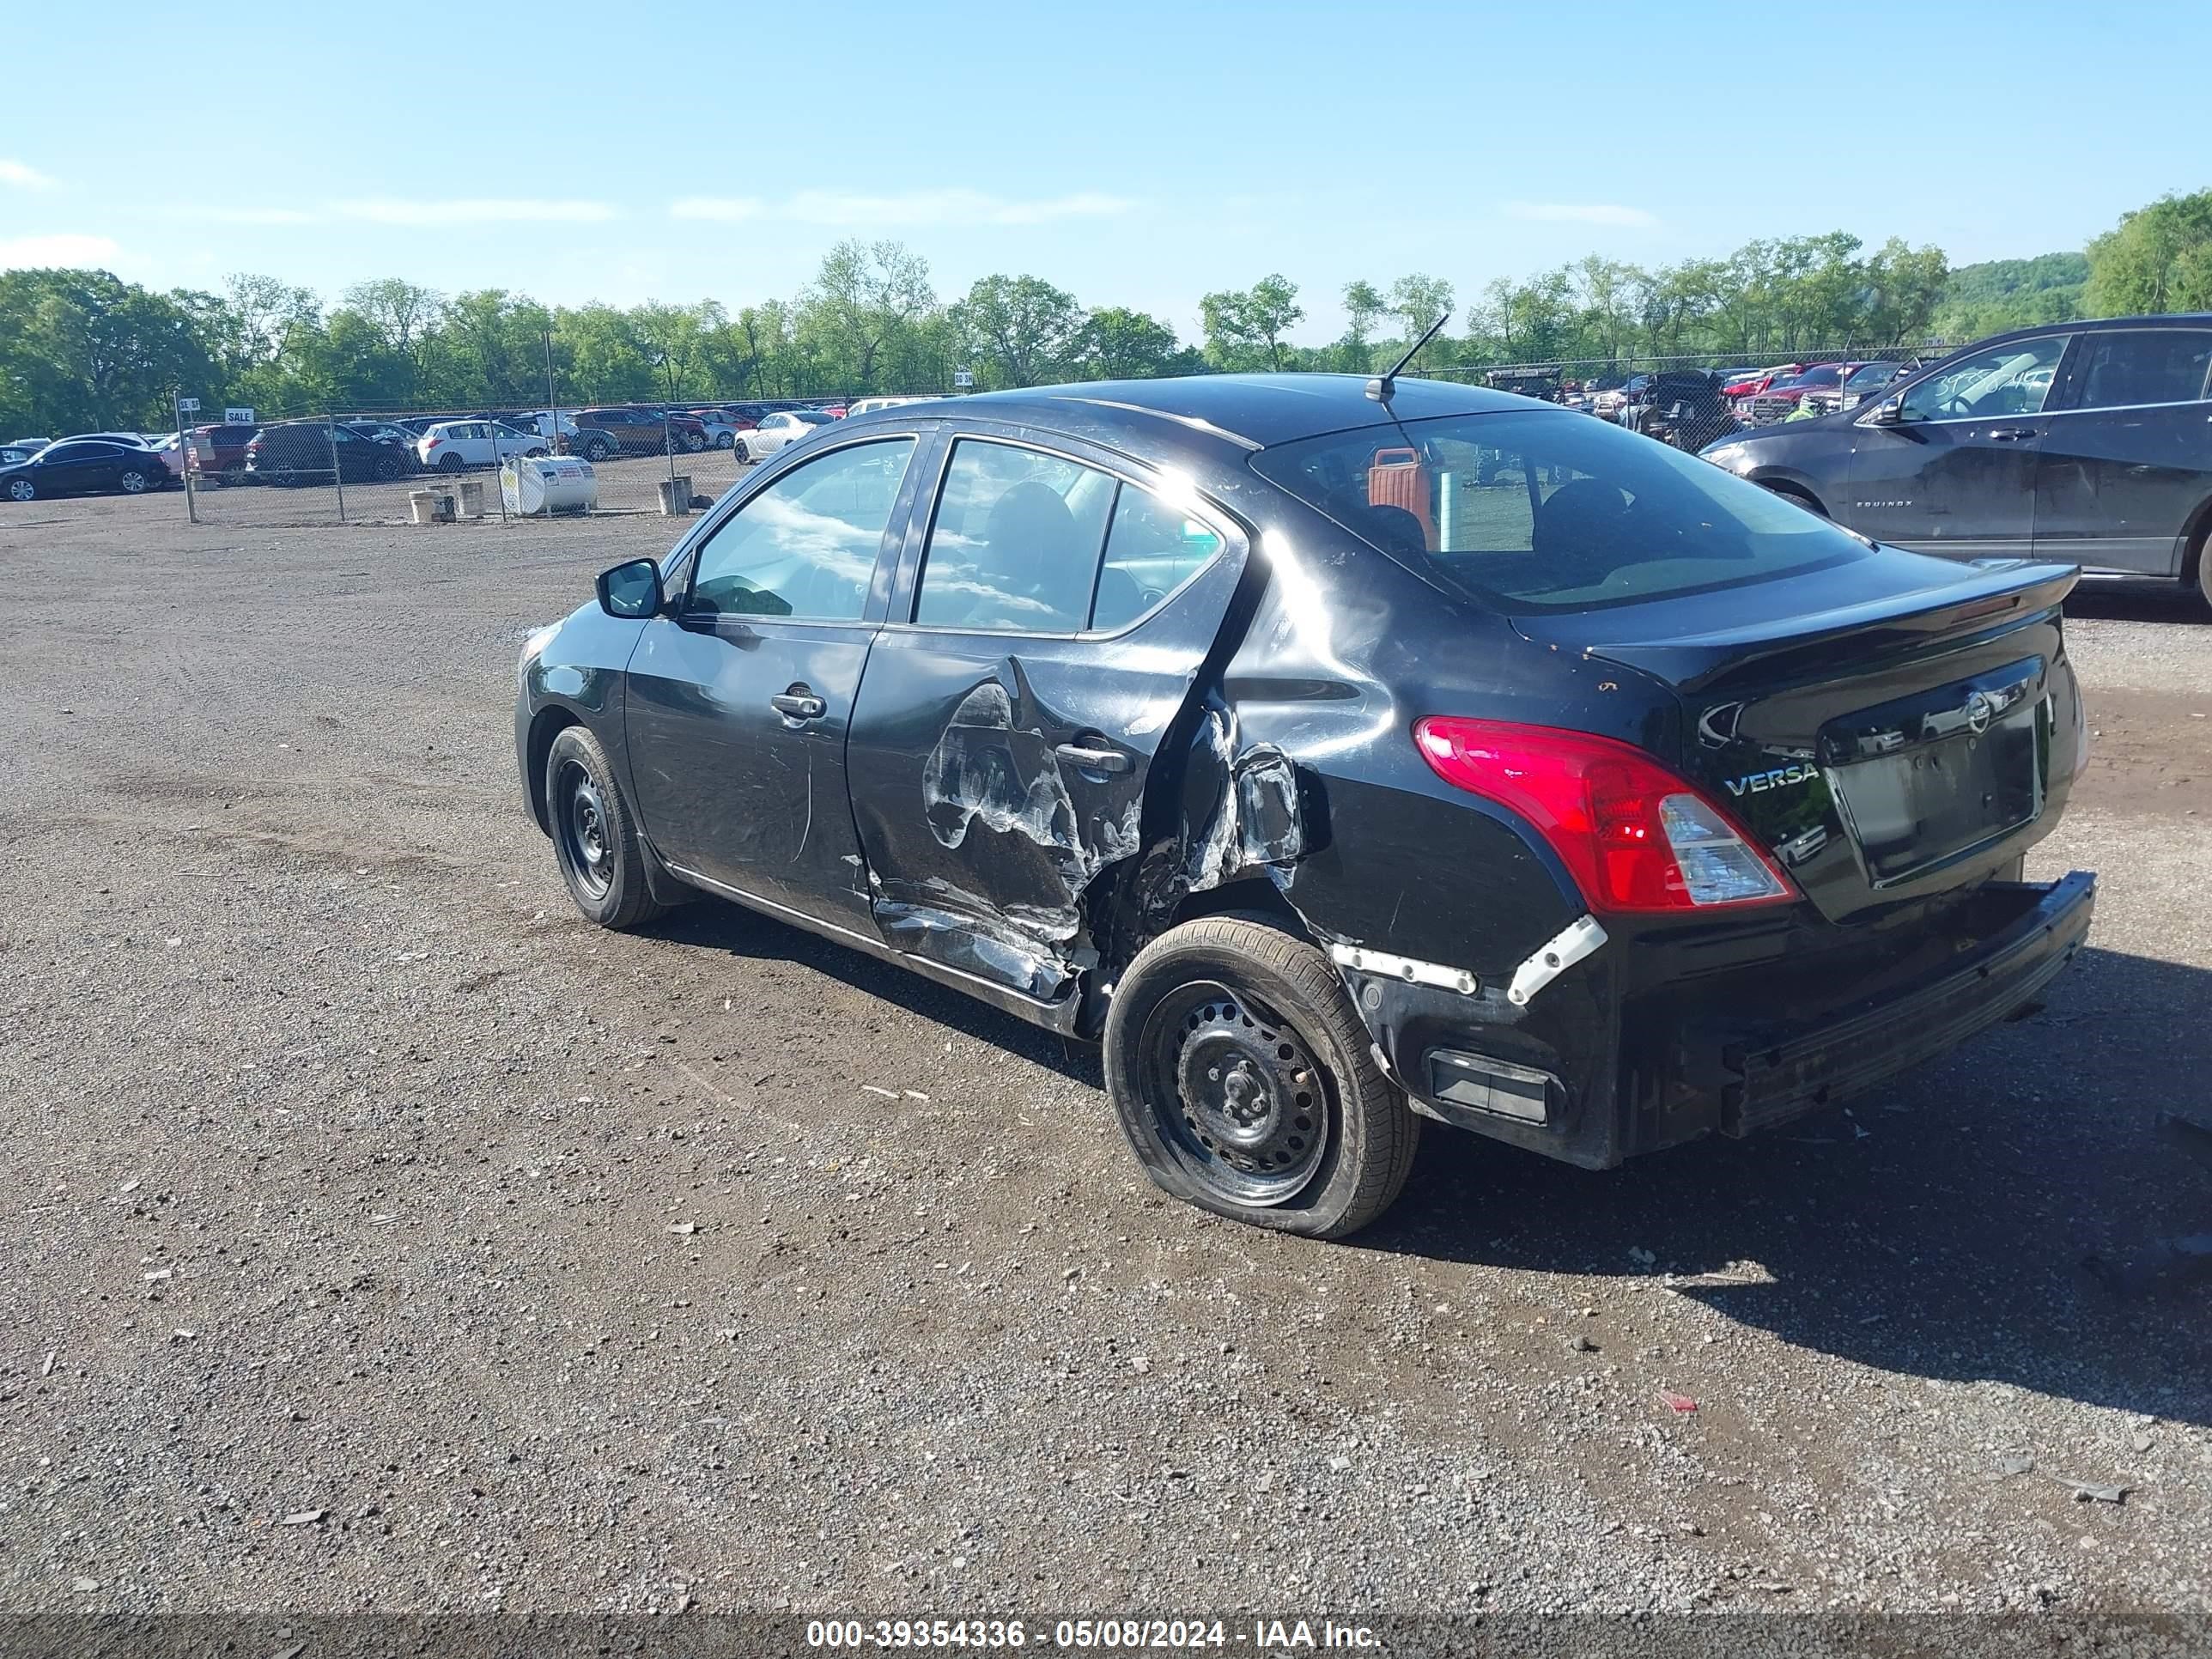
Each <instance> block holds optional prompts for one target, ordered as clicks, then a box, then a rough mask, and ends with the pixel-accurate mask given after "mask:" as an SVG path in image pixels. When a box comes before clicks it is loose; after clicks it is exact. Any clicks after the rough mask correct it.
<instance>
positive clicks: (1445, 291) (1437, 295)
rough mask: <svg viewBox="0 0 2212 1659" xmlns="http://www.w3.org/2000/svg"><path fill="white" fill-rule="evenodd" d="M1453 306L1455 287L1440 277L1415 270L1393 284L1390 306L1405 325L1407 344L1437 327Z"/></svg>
mask: <svg viewBox="0 0 2212 1659" xmlns="http://www.w3.org/2000/svg"><path fill="white" fill-rule="evenodd" d="M1452 303H1453V296H1452V285H1451V284H1450V283H1448V282H1446V281H1444V279H1443V277H1441V276H1423V275H1422V274H1421V273H1420V272H1419V271H1414V272H1413V273H1412V274H1411V275H1408V276H1401V277H1400V278H1399V279H1398V280H1397V281H1396V282H1395V283H1391V284H1390V297H1389V307H1390V310H1391V312H1392V313H1394V314H1395V316H1396V317H1397V319H1398V320H1399V322H1400V323H1401V324H1402V325H1404V326H1405V330H1406V343H1407V345H1411V344H1413V342H1414V341H1416V340H1418V339H1419V338H1420V337H1421V336H1423V335H1424V334H1425V333H1427V332H1428V331H1429V330H1430V329H1431V328H1432V327H1434V326H1435V325H1436V321H1437V318H1439V317H1442V316H1444V315H1446V314H1447V313H1449V312H1450V310H1451V308H1452ZM1384 367H1385V368H1388V367H1389V365H1388V364H1385V365H1384Z"/></svg>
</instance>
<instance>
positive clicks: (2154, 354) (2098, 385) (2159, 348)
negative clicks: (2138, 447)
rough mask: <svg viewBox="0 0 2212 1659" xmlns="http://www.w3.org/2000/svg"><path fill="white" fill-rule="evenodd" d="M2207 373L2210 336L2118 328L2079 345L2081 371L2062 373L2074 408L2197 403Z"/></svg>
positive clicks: (2181, 330)
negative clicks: (2071, 393)
mask: <svg viewBox="0 0 2212 1659" xmlns="http://www.w3.org/2000/svg"><path fill="white" fill-rule="evenodd" d="M2208 368H2212V333H2207V332H2205V331H2202V330H2198V329H2191V328H2145V329H2133V330H2128V329H2123V330H2120V331H2116V332H2113V333H2110V334H2091V335H2089V336H2087V337H2085V338H2084V339H2083V340H2082V342H2081V362H2080V366H2079V367H2078V368H2072V369H2069V370H2068V371H2067V380H2068V381H2069V383H2070V384H2071V385H2072V386H2073V387H2074V388H2075V390H2074V393H2073V407H2074V408H2075V409H2125V408H2127V407H2129V406H2130V405H2132V404H2189V403H2196V402H2197V401H2198V400H2199V399H2201V398H2203V396H2204V395H2205V386H2204V380H2205V374H2206V372H2207V369H2208Z"/></svg>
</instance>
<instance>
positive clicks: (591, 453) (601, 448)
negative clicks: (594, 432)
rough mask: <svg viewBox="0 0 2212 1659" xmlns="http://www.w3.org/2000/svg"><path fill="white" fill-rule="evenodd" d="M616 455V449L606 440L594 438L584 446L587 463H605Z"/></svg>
mask: <svg viewBox="0 0 2212 1659" xmlns="http://www.w3.org/2000/svg"><path fill="white" fill-rule="evenodd" d="M613 453H615V447H614V446H613V445H612V444H611V443H609V442H608V441H606V440H605V438H594V439H592V441H590V442H588V443H586V445H585V446H584V459H586V460H587V461H604V460H605V459H607V457H608V456H610V455H611V454H613Z"/></svg>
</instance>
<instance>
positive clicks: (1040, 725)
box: [514, 374, 2094, 1237]
mask: <svg viewBox="0 0 2212 1659" xmlns="http://www.w3.org/2000/svg"><path fill="white" fill-rule="evenodd" d="M2073 580H2074V573H2073V571H2072V570H2071V569H2070V568H2068V567H2066V566H2063V565H2053V564H2016V565H2007V566H2004V567H2002V568H1990V569H1983V568H1975V567H1972V566H1964V565H1957V564H1952V563H1948V562H1944V561H1942V560H1940V559H1929V558H1923V557H1921V556H1918V555H1917V554H1913V553H1907V552H1904V551H1901V550H1897V549H1894V548H1884V547H1871V546H1869V545H1868V544H1866V543H1865V542H1864V541H1863V540H1861V539H1859V538H1857V537H1853V536H1849V535H1846V534H1844V532H1841V531H1839V530H1837V529H1836V528H1835V527H1834V526H1831V525H1827V524H1825V523H1823V522H1821V521H1820V520H1818V519H1816V518H1814V516H1813V515H1812V514H1810V513H1804V512H1802V511H1801V510H1799V509H1798V508H1796V507H1792V506H1790V505H1789V504H1788V503H1786V502H1784V501H1778V500H1776V499H1775V498H1774V497H1772V496H1771V495H1767V494H1765V492H1763V491H1761V490H1759V489H1753V488H1751V487H1749V486H1747V485H1745V484H1743V483H1739V482H1738V481H1736V480H1735V479H1733V478H1730V477H1727V476H1726V475H1725V474H1723V473H1722V472H1721V471H1718V470H1717V469H1716V468H1713V467H1711V466H1707V465H1705V464H1704V463H1703V462H1701V461H1699V460H1697V459H1694V458H1693V457H1691V456H1688V455H1685V454H1683V453H1680V452H1679V451H1676V450H1674V449H1671V448H1668V447H1665V446H1663V445H1660V444H1656V443H1650V442H1648V441H1645V440H1644V439H1642V438H1639V437H1638V436H1636V435H1633V434H1632V433H1629V432H1625V431H1623V430H1621V429H1620V428H1619V427H1617V426H1613V425H1611V424H1609V423H1607V422H1599V421H1593V420H1589V419H1587V418H1585V417H1584V416H1581V415H1578V414H1576V413H1574V412H1572V411H1571V410H1564V409H1559V408H1553V407H1547V406H1546V405H1544V404H1538V403H1534V402H1532V401H1530V400H1529V399H1528V398H1517V397H1513V396H1510V395H1509V394H1505V393H1501V392H1492V391H1488V390H1482V389H1476V388H1472V387H1467V386H1445V385H1441V384H1437V383H1434V382H1429V381H1420V380H1407V381H1404V382H1401V383H1398V384H1396V385H1395V387H1394V386H1391V385H1390V384H1389V383H1388V382H1376V383H1374V386H1373V389H1372V392H1370V391H1369V390H1368V383H1366V382H1363V381H1362V380H1357V379H1352V378H1350V377H1344V376H1336V375H1318V374H1297V375H1283V376H1272V375H1257V376H1242V375H1218V376H1208V377H1205V378H1202V379H1194V380H1142V381H1126V382H1120V383H1107V384H1103V385H1091V386H1069V387H1064V388H1051V387H1048V388H1043V389H1041V390H1035V391H1023V392H994V393H991V394H988V395H986V396H982V397H975V398H962V399H960V400H958V401H957V402H954V403H945V402H934V403H927V404H908V405H906V406H904V407H900V408H893V409H886V410H876V411H872V412H870V413H868V414H866V415H863V416H858V417H856V418H854V419H852V420H849V421H845V422H838V423H837V424H836V425H835V426H834V427H830V428H823V429H821V430H820V431H818V432H817V434H816V435H814V436H813V437H811V438H810V439H809V440H808V441H805V443H801V444H794V445H792V446H790V447H787V448H786V449H783V450H781V451H779V452H777V453H775V454H774V455H773V456H772V457H771V458H769V459H768V460H767V461H766V462H765V463H764V464H763V465H761V466H760V467H758V468H757V469H756V470H754V471H752V472H750V473H749V474H748V475H747V476H746V478H745V481H744V483H740V484H739V485H738V486H737V488H735V489H732V491H731V492H730V493H729V494H728V495H726V496H724V497H723V499H722V500H721V501H720V503H719V504H718V505H717V506H716V507H714V509H713V510H712V511H711V512H709V513H706V514H705V515H704V516H703V517H702V519H701V520H699V522H698V524H697V525H696V526H695V527H694V528H693V529H692V530H691V531H690V532H689V533H688V534H686V535H685V537H684V539H683V540H682V541H681V542H680V543H679V544H678V545H677V547H676V549H675V550H674V551H673V552H672V553H671V554H670V555H669V556H667V557H666V558H665V559H662V560H659V561H655V560H652V559H640V560H636V561H634V562H630V563H628V564H623V565H618V566H617V567H615V568H612V569H611V570H609V571H607V572H605V574H602V575H601V576H600V578H599V597H598V599H597V600H596V601H595V602H594V603H592V604H589V605H585V606H584V607H583V608H582V609H580V610H579V611H576V612H575V613H574V614H573V615H572V616H570V617H568V619H567V620H566V621H564V622H562V623H557V624H556V625H554V626H552V627H550V628H546V629H540V630H539V631H538V633H537V634H535V635H532V637H531V638H530V640H529V641H527V642H526V645H525V647H524V649H523V654H522V659H521V662H520V675H519V678H520V694H519V697H518V701H517V705H516V709H515V726H514V737H515V744H516V750H517V760H518V763H519V766H520V781H521V784H522V793H523V795H524V798H525V799H526V802H527V804H528V810H529V811H530V812H531V813H532V816H533V817H535V818H536V819H537V822H538V825H539V827H540V828H541V829H544V831H545V832H546V833H547V834H548V835H549V836H550V837H551V839H552V843H553V849H554V852H555V855H556V859H557V860H558V863H559V867H560V869H561V871H562V875H563V876H564V878H566V880H567V882H568V889H569V891H570V894H571V896H573V897H574V900H575V902H576V903H577V905H578V907H579V908H580V909H581V910H582V911H583V913H584V915H586V916H587V917H589V918H590V919H591V920H592V921H596V922H599V924H601V925H602V926H605V927H634V926H636V925H638V924H639V923H641V922H643V921H647V919H648V918H650V917H652V916H653V915H655V914H656V913H658V912H659V911H660V910H661V909H663V908H665V907H666V906H669V905H671V904H675V903H679V902H683V901H684V900H686V899H689V898H694V897H696V896H699V895H701V894H702V893H708V894H716V895H720V896H725V897H727V898H730V899H733V900H735V901H737V902H739V903H741V904H744V905H747V906H750V907H751V908H755V909H757V910H759V911H762V912H764V913H765V914H767V915H771V916H775V917H780V918H782V919H783V920H786V921H790V922H792V923H793V924H795V925H796V926H798V927H804V928H808V929H811V930H812V931H814V932H817V933H822V934H823V935H825V936H827V937H828V938H829V939H836V940H838V941H840V942H842V943H844V944H847V945H852V946H854V947H856V948H858V949H860V950H862V951H868V952H871V953H872V954H874V955H876V956H878V957H884V958H887V959H889V960H891V961H894V962H896V963H902V964H903V965H904V966H906V967H908V968H910V969H914V970H915V972H917V973H920V974H921V975H926V976H927V977H929V978H931V979H933V980H936V981H940V982H942V983H944V984H946V985H949V986H952V987H957V988H958V989H960V990H962V991H964V992H967V993H969V994H972V995H974V996H975V997H978V998H981V1000H984V1001H986V1002H988V1003H991V1004H993V1005H994V1006H997V1007H1000V1008H1001V1009H1006V1010H1010V1011H1012V1012H1014V1013H1017V1014H1018V1015H1020V1016H1021V1017H1022V1018H1025V1019H1029V1020H1032V1021H1035V1022H1036V1024H1040V1025H1042V1026H1044V1027H1046V1028H1048V1029H1049V1030H1054V1031H1059V1032H1062V1033H1066V1034H1070V1035H1073V1036H1083V1037H1095V1038H1097V1039H1098V1040H1099V1041H1100V1042H1102V1043H1103V1047H1104V1059H1105V1068H1104V1069H1105V1079H1106V1085H1107V1090H1108V1092H1109V1095H1110V1096H1111V1097H1112V1101H1113V1103H1114V1105H1115V1109H1116V1110H1117V1112H1118V1114H1119V1116H1120V1119H1121V1126H1122V1128H1123V1129H1124V1131H1125V1132H1126V1133H1127V1136H1128V1139H1129V1140H1130V1143H1131V1145H1132V1146H1133V1148H1134V1149H1135V1152H1136V1154H1137V1157H1138V1158H1139V1160H1140V1161H1141V1162H1142V1164H1144V1167H1145V1169H1146V1171H1147V1173H1148V1174H1149V1175H1150V1176H1152V1179H1153V1180H1154V1181H1155V1182H1158V1184H1159V1185H1160V1186H1161V1187H1162V1188H1164V1189H1165V1190H1167V1191H1168V1192H1170V1193H1172V1194H1176V1195H1178V1196H1180V1197H1182V1198H1184V1199H1187V1200H1190V1201H1192V1202H1194V1203H1196V1204H1198V1205H1200V1206H1204V1207H1206V1208H1207V1209H1211V1210H1213V1211H1215V1212H1218V1213H1221V1214H1224V1215H1228V1216H1232V1217H1235V1218H1238V1219H1241V1220H1245V1221H1249V1222H1254V1223H1256V1224H1258V1225H1264V1226H1270V1227H1278V1228H1282V1229H1285V1230H1287V1231H1294V1232H1301V1233H1307V1234H1312V1235H1316V1236H1323V1237H1334V1236H1337V1235H1340V1234H1342V1233H1346V1232H1349V1231H1352V1229H1354V1228H1356V1227H1358V1226H1360V1225H1363V1224H1364V1223H1366V1222H1368V1221H1370V1220H1371V1219H1373V1218H1375V1217H1376V1216H1377V1215H1379V1214H1380V1213H1381V1212H1383V1209H1384V1208H1385V1207H1386V1206H1388V1205H1389V1202H1390V1200H1392V1199H1393V1198H1394V1197H1395V1195H1396V1194H1397V1192H1398V1190H1399V1188H1400V1187H1401V1185H1402V1184H1403V1182H1405V1179H1406V1175H1407V1169H1408V1167H1409V1165H1410V1164H1411V1161H1412V1157H1413V1147H1414V1141H1415V1137H1416V1131H1417V1127H1418V1126H1419V1122H1420V1120H1421V1119H1423V1118H1428V1119H1431V1120H1435V1121H1441V1122H1444V1123H1449V1124H1454V1125H1457V1126H1460V1127H1465V1128H1468V1129H1473V1130H1476V1131H1479V1132H1480V1133H1485V1134H1487V1135H1491V1136H1493V1137H1495V1138H1497V1139H1501V1140H1504V1141H1508V1142H1510V1143H1512V1144H1513V1145H1516V1146H1522V1147H1528V1148H1531V1149H1533V1150H1535V1151H1538V1152H1545V1153H1548V1154H1550V1155H1552V1156H1553V1157H1556V1158H1564V1159H1566V1160H1569V1161H1570V1162H1572V1163H1576V1164H1583V1165H1585V1166H1589V1167H1594V1168H1601V1167H1605V1166H1608V1165H1612V1164H1618V1163H1619V1162H1620V1161H1621V1160H1622V1159H1623V1158H1626V1157H1629V1156H1631V1155H1632V1154H1634V1153H1638V1152H1645V1151H1649V1150H1650V1149H1653V1148H1656V1147H1661V1146H1671V1145H1674V1144H1675V1143H1677V1142H1680V1141H1685V1140H1689V1139H1694V1138H1696V1137H1698V1136H1700V1135H1705V1134H1709V1133H1722V1134H1730V1135H1741V1134H1746V1133H1752V1132H1753V1131H1756V1130H1761V1129H1765V1128H1766V1127H1770V1126H1771V1125H1774V1124H1777V1123H1782V1122H1786V1121H1789V1120H1790V1119H1792V1118H1795V1117H1797V1116H1799V1115H1802V1114H1804V1113H1807V1112H1810V1111H1814V1110H1815V1109H1819V1108H1820V1107H1822V1106H1825V1105H1826V1104H1828V1103H1830V1102H1832V1101H1838V1100H1841V1099H1843V1098H1844V1097H1848V1096H1850V1095H1851V1094H1853V1093H1856V1092H1857V1091H1862V1090H1864V1089H1868V1088H1870V1087H1872V1086H1875V1085H1878V1084H1880V1083H1881V1082H1882V1081H1883V1080H1884V1079H1887V1078H1889V1077H1891V1076H1892V1075H1893V1074H1894V1073H1898V1072H1899V1071H1902V1070H1904V1069H1905V1068H1906V1067H1908V1066H1911V1065H1913V1064H1915V1063H1917V1062H1918V1061H1920V1060H1925V1059H1927V1058H1928V1057H1929V1056H1930V1055H1933V1054H1938V1053H1940V1052H1942V1051H1943V1050H1945V1049H1947V1048H1950V1047H1952V1046H1953V1045H1954V1044H1955V1043H1958V1042H1961V1041H1963V1040H1964V1039H1966V1037H1967V1036H1970V1035H1972V1033H1973V1032H1975V1031H1977V1030H1980V1029H1982V1028H1983V1027H1984V1026H1986V1025H1989V1024H1992V1023H1994V1022H1996V1021H1997V1020H1999V1019H2002V1018H2004V1017H2006V1016H2007V1015H2008V1014H2010V1013H2012V1012H2015V1011H2017V1010H2019V1009H2020V1008H2021V1007H2023V1006H2026V1005H2027V1004H2029V1003H2031V1002H2032V1001H2033V1000H2034V999H2035V998H2036V997H2037V996H2038V995H2039V993H2040V992H2041V990H2042V987H2044V986H2045V984H2046V983H2047V982H2048V981H2050V980H2051V977H2052V976H2053V975H2056V974H2057V972H2058V970H2059V969H2060V968H2061V967H2062V966H2063V964H2064V963H2065V962H2066V961H2067V960H2068V959H2069V957H2070V956H2071V955H2072V954H2073V953H2074V951H2075V949H2076V947H2077V946H2079V945H2080V944H2081V940H2082V939H2083V937H2084V935H2085V933H2087V927H2088V924H2089V915H2090V908H2091V905H2092V902H2093V890H2094V881H2093V878H2092V877H2090V876H2088V875H2086V874H2078V873H2077V874H2075V875H2072V876H2069V877H2067V878H2065V879H2064V880H2063V881H2059V882H2056V883H2051V884H2027V883H2023V882H2021V880H2020V879H2019V877H2020V873H2021V854H2022V853H2023V852H2024V850H2025V849H2026V848H2028V847H2030V846H2032V845H2033V844H2034V843H2035V842H2038V841H2039V840H2040V839H2041V838H2042V837H2043V836H2045V835H2046V834H2048V833H2049V832H2050V830H2051V828H2052V827H2053V825H2054V823H2056V821H2057V815H2058V812H2059V811H2060V809H2061V807H2062V806H2063V803H2064V802H2065V799H2066V797H2067V794H2068V792H2069V788H2070V787H2071V785H2072V782H2073V780H2074V776H2075V771H2076V769H2077V768H2078V766H2079V765H2080V763H2081V754H2082V723H2081V701H2080V697H2079V695H2078V693H2077V691H2076V689H2075V679H2074V671H2073V669H2072V666H2071V665H2070V664H2069V661H2068V659H2067V655H2066V652H2065V649H2064V645H2063V638H2062V634H2061V620H2060V613H2059V606H2060V602H2061V601H2062V600H2063V599H2064V598H2065V595H2066V593H2067V591H2068V589H2069V587H2070V586H2072V583H2073ZM1877 646H1878V647H1879V651H1878V653H1877V651H1876V650H1875V648H1874V647H1877ZM802 781H803V783H804V787H801V782H802Z"/></svg>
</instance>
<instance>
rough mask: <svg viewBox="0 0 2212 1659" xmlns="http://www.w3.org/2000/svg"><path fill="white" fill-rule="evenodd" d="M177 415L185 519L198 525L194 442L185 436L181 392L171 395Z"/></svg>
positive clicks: (183, 398) (183, 406) (183, 402)
mask: <svg viewBox="0 0 2212 1659" xmlns="http://www.w3.org/2000/svg"><path fill="white" fill-rule="evenodd" d="M169 396H170V399H171V401H172V402H173V404H174V405H175V407H176V413H177V448H178V450H179V453H180V454H181V455H182V458H183V460H184V478H185V518H187V519H189V520H191V522H192V523H194V524H197V523H198V522H199V521H200V508H199V503H198V501H196V500H195V499H194V498H193V495H192V441H191V439H190V438H188V437H186V436H185V394H184V393H183V392H181V391H178V392H171V393H170V394H169Z"/></svg>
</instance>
